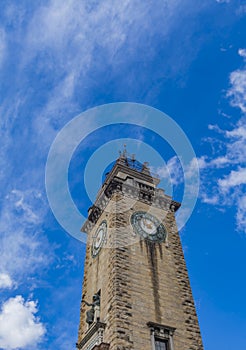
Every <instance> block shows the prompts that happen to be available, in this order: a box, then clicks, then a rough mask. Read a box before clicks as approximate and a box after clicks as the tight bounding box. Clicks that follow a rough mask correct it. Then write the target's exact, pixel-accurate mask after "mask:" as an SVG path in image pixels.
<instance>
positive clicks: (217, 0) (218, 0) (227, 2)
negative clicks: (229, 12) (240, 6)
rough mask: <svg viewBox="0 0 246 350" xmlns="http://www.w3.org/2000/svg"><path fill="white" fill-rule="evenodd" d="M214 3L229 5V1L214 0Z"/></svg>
mask: <svg viewBox="0 0 246 350" xmlns="http://www.w3.org/2000/svg"><path fill="white" fill-rule="evenodd" d="M215 1H216V2H218V3H219V4H224V3H225V4H229V2H230V0H215Z"/></svg>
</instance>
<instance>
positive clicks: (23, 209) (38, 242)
mask: <svg viewBox="0 0 246 350" xmlns="http://www.w3.org/2000/svg"><path fill="white" fill-rule="evenodd" d="M41 203H42V197H40V193H37V192H35V190H34V191H26V192H23V191H20V190H18V191H17V190H13V191H12V192H11V193H10V194H9V195H8V196H7V197H6V200H5V203H4V205H3V208H2V212H1V216H0V220H1V238H0V255H1V265H0V268H1V273H3V274H7V275H10V276H13V277H14V279H16V281H17V283H18V282H21V281H22V280H23V278H26V277H27V276H31V275H32V274H33V273H35V272H37V271H40V270H42V269H44V268H45V267H47V266H48V264H49V263H50V262H51V261H52V260H53V256H52V253H53V249H52V247H51V245H50V244H49V242H48V240H47V238H46V236H45V235H44V234H43V231H42V225H41V223H42V221H43V219H44V215H45V213H44V212H43V207H42V205H41Z"/></svg>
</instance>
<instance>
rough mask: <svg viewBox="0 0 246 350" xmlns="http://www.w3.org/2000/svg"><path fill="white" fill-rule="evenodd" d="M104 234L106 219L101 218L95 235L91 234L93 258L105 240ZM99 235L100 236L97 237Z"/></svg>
mask: <svg viewBox="0 0 246 350" xmlns="http://www.w3.org/2000/svg"><path fill="white" fill-rule="evenodd" d="M106 234H107V221H106V220H103V221H102V222H101V223H100V225H99V226H98V228H97V230H96V233H95V235H94V236H93V241H92V246H91V255H92V257H93V258H95V257H96V256H97V255H98V254H99V252H100V250H101V248H102V246H103V243H104V242H105V239H106ZM99 235H101V236H100V237H99ZM98 239H99V240H98Z"/></svg>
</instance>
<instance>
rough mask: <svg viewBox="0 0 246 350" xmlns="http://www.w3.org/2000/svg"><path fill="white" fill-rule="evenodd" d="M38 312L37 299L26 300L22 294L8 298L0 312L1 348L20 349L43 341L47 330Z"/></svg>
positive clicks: (7, 349)
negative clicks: (37, 314)
mask: <svg viewBox="0 0 246 350" xmlns="http://www.w3.org/2000/svg"><path fill="white" fill-rule="evenodd" d="M37 312H38V309H37V302H35V301H25V300H24V299H23V297H22V296H20V295H17V296H16V297H15V298H10V299H8V300H7V301H6V302H5V303H4V304H3V305H2V310H1V313H0V348H1V349H4V350H5V349H6V350H11V349H19V348H24V347H27V346H35V345H36V344H37V343H38V342H39V341H41V339H42V337H43V336H44V334H45V331H46V330H45V327H44V325H43V324H42V323H41V322H40V320H39V318H38V317H37V316H36V313H37Z"/></svg>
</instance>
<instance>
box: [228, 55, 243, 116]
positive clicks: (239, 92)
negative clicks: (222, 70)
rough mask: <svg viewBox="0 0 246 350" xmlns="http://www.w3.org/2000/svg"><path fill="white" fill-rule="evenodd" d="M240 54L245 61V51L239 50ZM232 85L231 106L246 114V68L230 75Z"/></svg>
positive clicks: (229, 91) (230, 89)
mask: <svg viewBox="0 0 246 350" xmlns="http://www.w3.org/2000/svg"><path fill="white" fill-rule="evenodd" d="M238 53H239V55H240V56H241V57H243V58H244V60H245V59H246V50H245V49H239V51H238ZM230 85H231V86H230V88H229V90H228V92H227V96H228V97H229V98H230V101H231V105H232V106H234V107H238V108H240V109H241V111H242V112H243V113H246V66H244V67H243V69H237V70H235V71H234V72H232V73H231V74H230Z"/></svg>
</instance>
